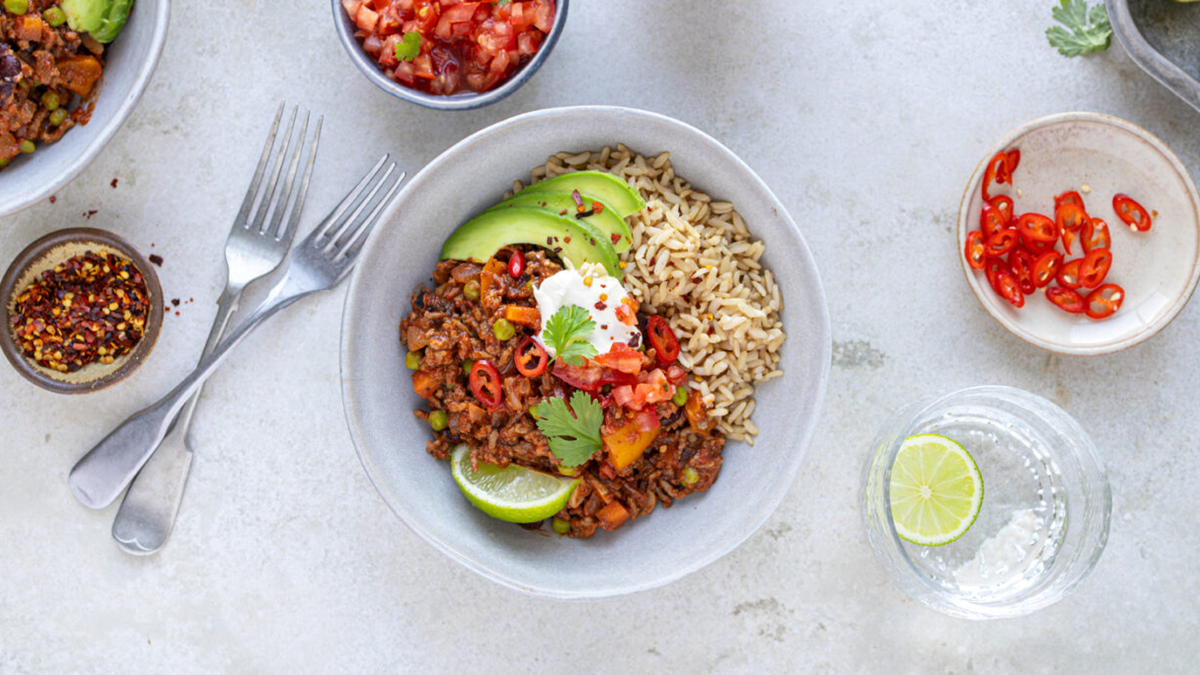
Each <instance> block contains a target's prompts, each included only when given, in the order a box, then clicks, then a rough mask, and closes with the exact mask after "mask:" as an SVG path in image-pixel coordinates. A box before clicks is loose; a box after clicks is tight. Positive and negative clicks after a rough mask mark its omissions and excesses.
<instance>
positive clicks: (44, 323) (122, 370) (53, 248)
mask: <svg viewBox="0 0 1200 675" xmlns="http://www.w3.org/2000/svg"><path fill="white" fill-rule="evenodd" d="M0 295H2V296H3V297H4V302H5V305H4V329H3V330H2V331H0V351H3V352H4V356H5V357H7V358H8V362H9V363H11V364H12V366H13V367H14V368H16V369H17V372H19V373H21V375H22V376H24V377H25V379H27V380H29V381H30V382H33V383H34V384H36V385H38V386H39V387H41V388H43V389H47V390H49V391H53V392H55V393H59V394H88V393H91V392H94V391H100V390H101V389H105V388H107V387H110V386H112V385H114V384H116V383H117V382H120V381H121V380H123V379H125V378H126V377H129V375H130V374H132V373H133V371H135V370H137V369H138V367H139V366H141V365H142V363H143V362H145V360H146V358H147V357H148V356H149V355H150V352H151V351H153V350H154V343H155V341H156V340H157V339H158V333H159V331H160V330H161V328H162V319H163V307H164V305H163V293H162V286H160V285H159V282H158V274H156V273H155V271H154V266H153V265H152V264H150V261H148V260H147V259H146V258H145V257H144V256H143V255H142V254H141V252H140V251H138V250H137V248H135V247H134V246H133V245H132V244H130V243H129V242H128V241H126V240H125V239H124V238H122V237H120V236H118V235H116V234H113V233H112V232H106V231H104V230H98V229H95V228H90V227H72V228H67V229H65V230H58V231H57V232H51V233H50V234H48V235H46V236H44V237H42V238H41V239H38V240H37V241H35V242H33V243H31V244H30V245H29V246H27V247H25V250H23V251H21V252H20V253H19V254H18V255H17V257H16V258H15V259H14V260H13V261H12V263H11V264H10V265H9V267H8V271H7V272H5V273H4V278H3V280H0Z"/></svg>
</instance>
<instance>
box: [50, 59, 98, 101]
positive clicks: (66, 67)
mask: <svg viewBox="0 0 1200 675" xmlns="http://www.w3.org/2000/svg"><path fill="white" fill-rule="evenodd" d="M57 65H58V72H59V73H61V74H62V76H63V79H65V80H66V87H67V89H70V90H71V91H72V92H74V93H76V94H79V95H80V96H87V95H88V94H90V93H92V87H94V86H96V80H99V79H100V73H101V72H102V69H101V67H100V61H99V60H97V59H96V57H94V56H92V55H90V54H84V55H81V56H67V57H65V58H61V59H59V60H58V64H57Z"/></svg>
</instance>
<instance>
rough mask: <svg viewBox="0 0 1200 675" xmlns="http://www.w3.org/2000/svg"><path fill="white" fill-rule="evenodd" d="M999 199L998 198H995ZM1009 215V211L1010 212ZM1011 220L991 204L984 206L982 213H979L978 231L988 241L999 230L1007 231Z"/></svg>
mask: <svg viewBox="0 0 1200 675" xmlns="http://www.w3.org/2000/svg"><path fill="white" fill-rule="evenodd" d="M996 199H999V197H996ZM1010 214H1011V211H1010ZM1010 222H1011V218H1010V217H1009V216H1006V215H1004V212H1003V211H1001V210H1000V209H998V208H996V207H995V206H992V205H991V204H984V205H983V211H981V212H980V213H979V229H980V230H981V231H982V232H983V238H984V239H990V238H991V236H992V235H993V234H996V233H997V232H999V231H1000V230H1007V229H1009V223H1010Z"/></svg>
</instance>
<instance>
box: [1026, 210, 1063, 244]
mask: <svg viewBox="0 0 1200 675" xmlns="http://www.w3.org/2000/svg"><path fill="white" fill-rule="evenodd" d="M1017 231H1018V232H1020V233H1021V240H1022V241H1024V242H1025V243H1026V244H1027V245H1029V246H1030V247H1033V248H1038V249H1041V248H1045V247H1047V246H1053V245H1054V242H1056V241H1058V228H1057V227H1055V225H1054V221H1053V220H1050V219H1049V218H1047V217H1046V216H1043V215H1042V214H1040V213H1025V214H1022V215H1021V217H1020V218H1019V219H1017Z"/></svg>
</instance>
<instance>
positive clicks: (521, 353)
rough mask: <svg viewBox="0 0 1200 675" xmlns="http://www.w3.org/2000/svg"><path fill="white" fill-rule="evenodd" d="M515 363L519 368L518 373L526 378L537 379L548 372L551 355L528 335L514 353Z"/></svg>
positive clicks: (518, 344)
mask: <svg viewBox="0 0 1200 675" xmlns="http://www.w3.org/2000/svg"><path fill="white" fill-rule="evenodd" d="M513 362H514V363H515V364H516V366H517V372H519V373H521V374H522V375H524V376H525V377H537V376H538V375H541V374H542V373H544V372H546V366H548V365H549V364H550V355H549V354H547V353H546V349H545V347H542V345H540V344H538V342H537V341H536V340H534V339H533V338H532V337H530V336H528V335H526V336H525V338H524V339H522V340H521V341H520V342H519V343H517V350H516V351H515V352H513Z"/></svg>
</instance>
